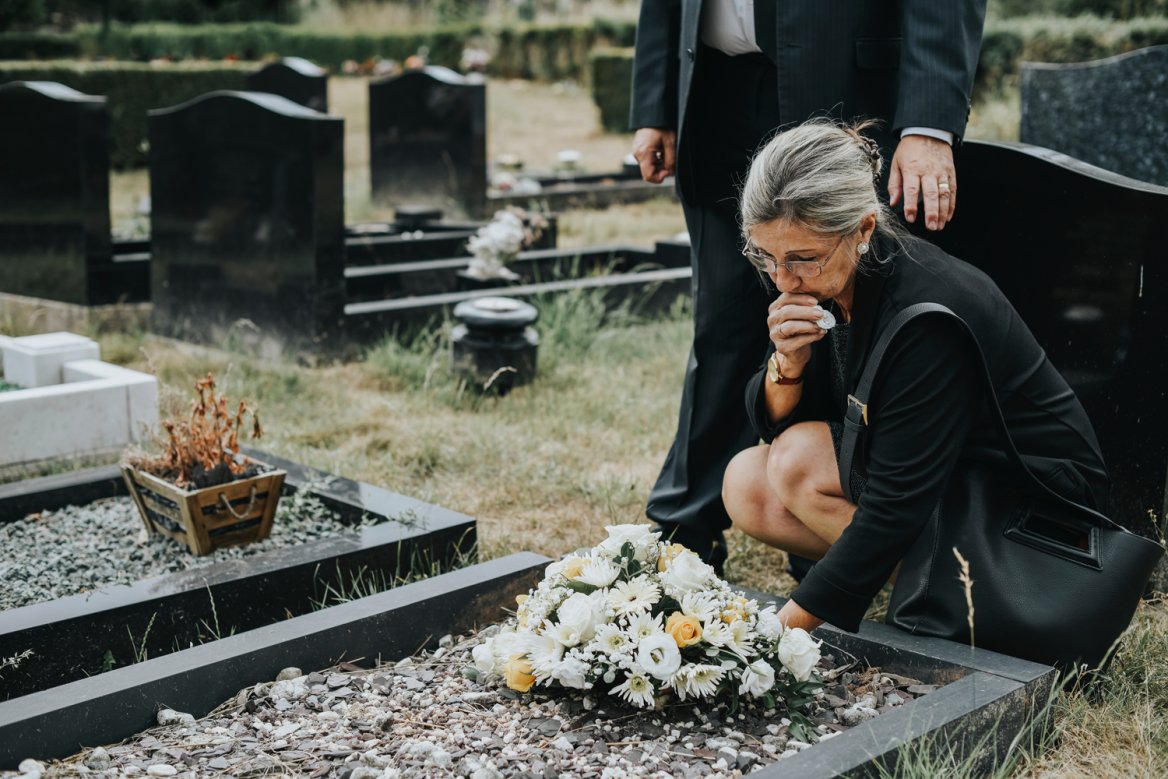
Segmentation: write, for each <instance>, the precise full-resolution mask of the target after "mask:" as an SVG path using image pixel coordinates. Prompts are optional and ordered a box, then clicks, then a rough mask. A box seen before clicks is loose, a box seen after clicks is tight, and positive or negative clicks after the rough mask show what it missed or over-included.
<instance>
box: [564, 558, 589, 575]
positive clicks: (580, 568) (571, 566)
mask: <svg viewBox="0 0 1168 779" xmlns="http://www.w3.org/2000/svg"><path fill="white" fill-rule="evenodd" d="M587 564H588V561H587V560H585V559H584V558H583V557H573V558H572V559H571V560H566V561H565V562H564V570H563V574H564V576H565V577H566V578H568V579H575V578H576V577H578V576H579V575H580V574H582V573H584V566H585V565H587Z"/></svg>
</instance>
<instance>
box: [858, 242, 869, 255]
mask: <svg viewBox="0 0 1168 779" xmlns="http://www.w3.org/2000/svg"><path fill="white" fill-rule="evenodd" d="M856 251H858V252H859V253H860V254H861V255H864V254H867V253H868V242H867V241H861V242H860V245H859V246H857V247H856Z"/></svg>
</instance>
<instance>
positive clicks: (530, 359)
mask: <svg viewBox="0 0 1168 779" xmlns="http://www.w3.org/2000/svg"><path fill="white" fill-rule="evenodd" d="M454 318H455V319H457V320H458V324H457V325H455V327H454V331H453V333H452V334H451V340H452V341H453V350H452V355H451V364H452V367H453V369H454V372H455V374H457V375H459V376H462V377H464V378H465V379H466V380H467V381H468V382H470V383H471V384H474V385H475V386H478V387H480V388H481V389H482V390H483V391H488V392H489V391H493V392H497V393H498V394H500V395H506V394H507V393H508V392H509V391H510V390H511V388H512V387H517V386H519V385H521V384H527V383H528V382H530V381H531V380H532V379H533V378H535V367H536V355H537V353H538V351H539V334H538V333H536V332H535V328H533V327H532V325H533V324H535V321H536V320H537V319H538V318H539V311H537V310H536V308H535V306H533V305H531V304H530V303H525V302H523V301H522V300H515V299H514V298H505V297H477V298H472V299H471V300H464V301H463V302H461V303H459V304H458V305H457V306H455V307H454Z"/></svg>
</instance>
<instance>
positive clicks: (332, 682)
mask: <svg viewBox="0 0 1168 779" xmlns="http://www.w3.org/2000/svg"><path fill="white" fill-rule="evenodd" d="M494 630H497V628H495V627H493V628H487V629H486V630H484V631H482V632H481V633H479V634H478V635H477V636H472V637H468V638H465V639H463V640H461V641H459V642H457V643H456V642H455V640H454V639H453V638H452V637H450V636H447V637H445V638H443V639H442V640H441V641H440V642H439V648H438V649H436V650H435V651H434V652H433V653H432V654H422V655H419V656H418V657H414V658H407V659H405V660H402V661H400V662H398V663H396V664H394V663H390V664H386V665H382V666H380V667H378V668H375V669H372V670H362V669H360V668H358V667H356V666H354V665H349V664H342V665H341V666H338V667H335V668H332V669H328V670H326V671H322V672H316V673H310V674H308V675H307V676H303V675H301V674H300V671H299V669H286V670H285V671H283V672H281V674H280V676H279V677H278V679H277V680H276V681H275V682H267V683H262V684H257V685H255V686H254V687H248V688H245V689H244V690H242V691H240V692H239V693H238V694H237V695H236V696H235V698H233V699H232V700H230V701H228V702H227V703H225V704H223V705H222V706H220V707H219V708H218V709H216V710H215V711H213V712H211V713H210V714H209V715H207V716H206V717H204V718H203V719H200V720H198V721H196V720H194V719H193V718H192V717H191V715H189V714H185V713H180V712H174V711H171V710H169V709H164V710H162V711H160V712H159V713H158V720H159V723H160V724H159V727H156V728H153V729H151V730H149V731H146V732H145V733H142V734H139V735H137V736H135V737H133V738H131V739H129V740H127V741H125V742H123V743H122V744H120V745H117V746H107V747H98V748H96V749H90V750H86V751H84V752H81V753H79V754H77V755H74V756H73V757H71V758H69V759H67V760H66V761H63V762H58V763H52V764H49V765H47V766H43V765H41V764H39V763H35V762H33V761H28V762H26V763H25V764H22V767H23V770H26V772H27V774H31V775H32V777H34V778H35V777H42V776H43V779H52V778H53V777H60V776H77V775H79V774H90V775H101V776H142V777H150V776H180V777H196V776H231V777H236V778H237V779H245V778H248V777H259V776H263V775H274V774H278V775H284V776H304V777H313V778H314V779H321V778H323V777H330V778H336V779H414V778H415V777H416V778H418V779H429V778H430V777H447V776H457V777H468V778H469V779H501V777H515V778H516V779H518V778H520V777H522V778H523V779H544V778H545V777H546V778H547V779H554V778H555V777H561V776H573V777H579V778H580V779H586V778H591V777H601V778H602V779H603V778H607V777H626V776H629V777H633V776H645V777H679V778H680V779H689V777H705V776H712V777H732V776H741V775H743V774H749V773H751V772H753V771H756V770H758V769H760V768H762V767H765V766H766V765H768V764H770V763H774V762H775V761H777V760H780V759H782V758H783V757H787V756H789V755H793V754H796V753H798V752H799V751H801V750H803V749H807V748H808V747H809V746H811V745H810V744H807V743H803V742H800V741H797V740H795V738H794V737H793V736H791V735H790V734H789V733H788V732H787V725H788V724H789V721H788V720H787V719H785V718H784V717H782V716H781V714H780V713H779V712H776V711H768V710H764V709H763V708H762V706H761V704H760V705H747V706H746V707H744V709H743V710H742V711H740V712H739V713H738V714H736V715H734V716H731V715H729V714H728V712H727V709H726V707H725V706H724V705H723V706H720V707H715V706H710V705H708V704H703V705H694V704H693V703H692V702H690V703H685V704H677V705H673V706H669V707H667V708H666V709H665V710H664V711H643V710H640V709H633V708H629V707H627V706H624V705H622V704H620V703H619V702H618V701H615V700H614V699H611V698H599V697H586V698H578V697H577V698H573V697H570V696H568V695H563V694H561V695H548V694H545V693H541V694H528V695H519V694H517V693H515V692H513V691H510V690H506V689H496V688H484V687H483V686H481V685H479V684H477V683H476V682H473V681H470V680H469V679H467V678H466V677H465V676H464V675H463V670H464V669H465V668H467V667H468V666H470V665H471V664H472V660H471V655H470V650H471V649H472V648H473V647H474V646H475V645H476V644H477V643H478V642H479V641H481V640H482V638H484V637H486V636H488V635H490V634H491V633H492V632H493V631H494ZM825 650H826V651H825V653H824V657H823V660H822V661H821V663H820V669H819V670H820V673H821V674H822V675H823V677H824V679H825V687H824V688H823V690H821V691H820V692H819V693H818V695H817V698H816V701H815V703H813V704H812V705H811V706H812V709H811V711H810V715H811V717H812V719H813V720H814V721H815V722H816V723H817V724H816V732H817V734H818V736H819V738H820V739H827V738H831V737H833V736H835V735H838V734H839V733H840V732H842V731H843V730H846V729H847V728H848V727H850V726H852V725H856V724H859V723H860V722H863V721H864V720H866V719H870V718H872V717H876V716H879V715H880V714H882V713H884V712H887V711H890V710H892V709H895V708H896V707H898V706H901V705H903V704H904V703H906V702H908V701H910V700H913V699H914V698H916V697H919V696H921V695H925V694H927V693H929V692H932V691H933V690H934V689H935V687H934V686H933V685H927V684H921V683H920V682H918V681H917V680H915V679H908V678H906V677H901V676H896V675H893V674H887V673H883V672H881V671H880V670H879V669H873V668H861V667H860V666H859V665H858V664H857V663H855V662H854V660H852V659H851V658H841V659H840V661H839V662H837V659H836V657H833V656H832V655H831V654H830V652H832V651H837V652H838V650H831V649H828V648H827V647H826V645H825ZM41 771H43V774H42V773H40V772H41ZM27 774H26V775H27Z"/></svg>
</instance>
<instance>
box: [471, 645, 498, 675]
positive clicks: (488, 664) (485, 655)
mask: <svg viewBox="0 0 1168 779" xmlns="http://www.w3.org/2000/svg"><path fill="white" fill-rule="evenodd" d="M491 644H492V641H491V639H487V640H486V641H484V642H483V643H481V644H479V645H478V646H476V647H475V648H474V649H472V650H471V653H470V654H471V657H473V658H474V667H475V670H476V671H478V672H479V673H480V674H482V675H483V676H491V675H492V674H494V673H495V651H494V649H492V648H491Z"/></svg>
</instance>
